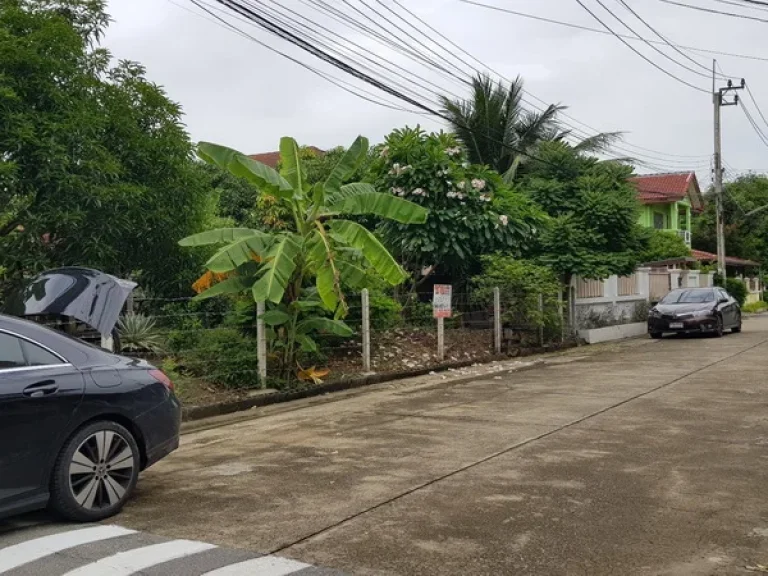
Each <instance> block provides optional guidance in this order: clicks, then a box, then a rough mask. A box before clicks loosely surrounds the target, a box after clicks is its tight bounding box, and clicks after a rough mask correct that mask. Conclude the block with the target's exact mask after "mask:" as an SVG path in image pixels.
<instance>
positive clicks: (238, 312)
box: [224, 295, 258, 338]
mask: <svg viewBox="0 0 768 576" xmlns="http://www.w3.org/2000/svg"><path fill="white" fill-rule="evenodd" d="M257 319H258V313H257V308H256V302H255V301H254V300H253V298H251V297H250V295H248V296H246V297H243V298H238V299H237V300H235V302H234V304H233V305H232V308H231V309H230V310H229V312H228V313H227V315H226V317H225V318H224V325H225V326H228V327H231V328H237V329H238V330H240V332H242V333H243V334H246V335H248V336H253V337H254V338H255V337H256V320H257Z"/></svg>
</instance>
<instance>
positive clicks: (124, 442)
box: [50, 421, 141, 522]
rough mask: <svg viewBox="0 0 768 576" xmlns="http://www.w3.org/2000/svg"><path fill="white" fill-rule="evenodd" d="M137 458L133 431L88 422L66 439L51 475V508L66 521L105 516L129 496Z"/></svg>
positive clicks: (106, 422)
mask: <svg viewBox="0 0 768 576" xmlns="http://www.w3.org/2000/svg"><path fill="white" fill-rule="evenodd" d="M140 466H141V459H140V453H139V447H138V445H137V444H136V440H135V438H134V437H133V435H132V434H131V433H130V432H129V431H128V430H127V429H126V428H125V427H124V426H121V425H120V424H117V423H115V422H108V421H101V422H94V423H92V424H89V425H87V426H85V427H83V428H81V429H80V430H78V431H77V432H75V433H74V434H73V435H72V437H70V438H69V440H67V442H66V444H64V447H63V448H62V450H61V453H60V454H59V456H58V458H57V459H56V465H55V467H54V470H53V475H52V477H51V499H50V507H51V508H52V509H53V510H54V511H55V512H56V513H58V514H59V515H61V516H63V517H64V518H66V519H68V520H74V521H77V522H96V521H98V520H103V519H104V518H108V517H110V516H112V515H114V514H116V513H117V512H119V511H120V509H121V508H122V507H123V505H124V504H125V502H126V501H127V500H128V498H130V496H131V494H132V493H133V490H134V488H135V487H136V482H137V480H138V478H139V468H140Z"/></svg>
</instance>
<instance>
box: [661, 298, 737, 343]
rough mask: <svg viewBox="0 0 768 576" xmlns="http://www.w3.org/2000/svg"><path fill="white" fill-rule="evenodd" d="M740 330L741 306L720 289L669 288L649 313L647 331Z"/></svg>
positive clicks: (715, 333) (715, 331)
mask: <svg viewBox="0 0 768 576" xmlns="http://www.w3.org/2000/svg"><path fill="white" fill-rule="evenodd" d="M728 329H730V330H731V332H741V307H740V306H739V303H738V302H737V301H736V300H735V299H734V298H733V297H732V296H731V295H730V294H728V292H726V291H725V290H723V289H722V288H681V289H679V290H672V292H670V293H669V294H667V295H666V296H664V298H663V299H662V300H661V301H660V302H659V303H658V304H657V305H656V306H654V307H653V308H651V310H650V312H649V313H648V333H649V334H650V335H651V338H661V337H662V336H663V335H664V333H665V332H675V333H710V334H714V335H715V336H722V335H723V332H724V331H725V330H728Z"/></svg>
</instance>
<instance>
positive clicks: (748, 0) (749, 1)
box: [719, 0, 768, 10]
mask: <svg viewBox="0 0 768 576" xmlns="http://www.w3.org/2000/svg"><path fill="white" fill-rule="evenodd" d="M719 1H722V0H719ZM740 1H741V2H742V3H745V4H756V5H757V6H768V2H762V1H760V0H740ZM731 4H735V2H731ZM754 10H759V8H754Z"/></svg>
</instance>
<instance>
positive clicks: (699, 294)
mask: <svg viewBox="0 0 768 576" xmlns="http://www.w3.org/2000/svg"><path fill="white" fill-rule="evenodd" d="M714 301H715V292H714V290H675V291H674V292H670V293H669V294H667V295H666V296H664V298H662V300H661V302H660V304H703V303H706V302H714Z"/></svg>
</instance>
